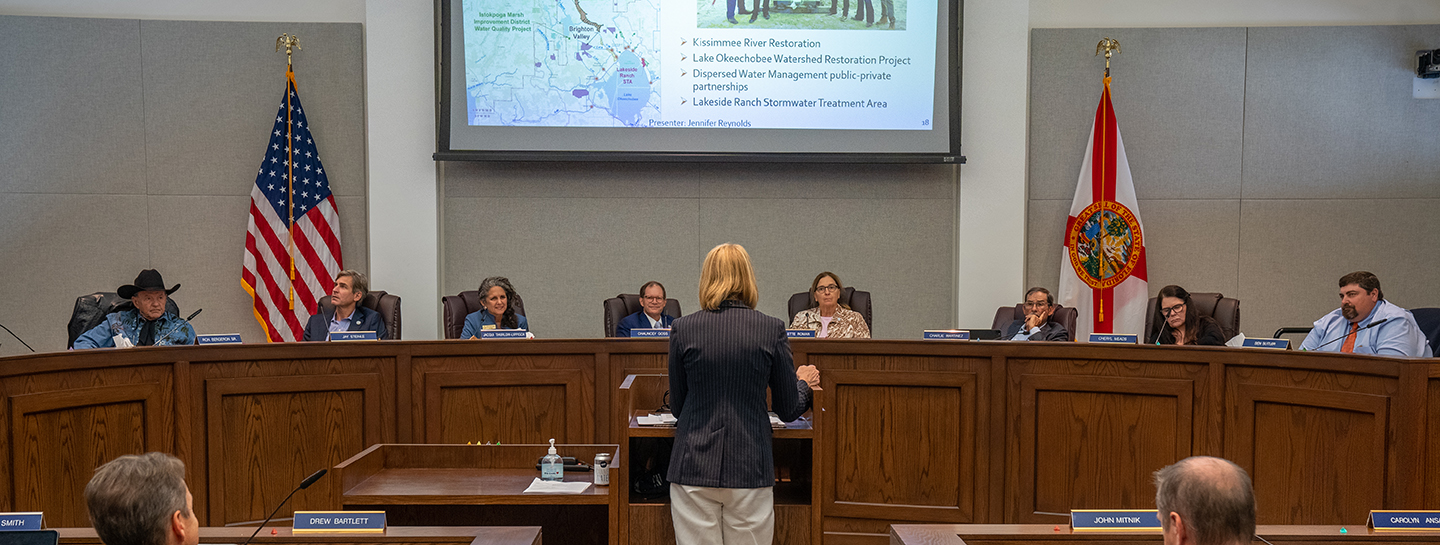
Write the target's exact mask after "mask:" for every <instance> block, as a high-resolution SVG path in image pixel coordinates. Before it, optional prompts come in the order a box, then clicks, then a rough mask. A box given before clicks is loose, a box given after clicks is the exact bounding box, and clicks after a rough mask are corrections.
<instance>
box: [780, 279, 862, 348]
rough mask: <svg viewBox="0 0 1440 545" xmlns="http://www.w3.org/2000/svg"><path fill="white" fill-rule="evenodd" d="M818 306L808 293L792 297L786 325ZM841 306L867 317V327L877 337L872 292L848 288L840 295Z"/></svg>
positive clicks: (804, 292)
mask: <svg viewBox="0 0 1440 545" xmlns="http://www.w3.org/2000/svg"><path fill="white" fill-rule="evenodd" d="M816 304H818V303H816V302H815V297H814V296H813V295H810V292H808V291H802V292H800V293H797V294H795V295H791V296H790V320H787V321H786V324H787V325H788V324H789V323H790V321H794V320H795V315H796V314H799V313H800V311H802V310H805V309H807V308H810V307H813V306H815V305H816ZM840 304H842V305H845V306H847V307H850V310H853V311H855V312H859V313H860V315H861V316H863V317H865V327H868V328H870V335H871V336H874V335H875V323H874V321H873V320H872V319H871V314H872V310H871V306H870V292H868V291H859V290H856V289H855V288H848V287H847V288H845V290H844V291H842V292H841V293H840Z"/></svg>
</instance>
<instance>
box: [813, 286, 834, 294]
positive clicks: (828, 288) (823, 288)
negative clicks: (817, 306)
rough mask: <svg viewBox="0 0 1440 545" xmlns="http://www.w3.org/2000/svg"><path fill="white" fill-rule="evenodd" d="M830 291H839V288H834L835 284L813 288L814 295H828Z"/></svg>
mask: <svg viewBox="0 0 1440 545" xmlns="http://www.w3.org/2000/svg"><path fill="white" fill-rule="evenodd" d="M832 291H840V286H836V285H835V284H830V285H828V286H815V293H829V292H832Z"/></svg>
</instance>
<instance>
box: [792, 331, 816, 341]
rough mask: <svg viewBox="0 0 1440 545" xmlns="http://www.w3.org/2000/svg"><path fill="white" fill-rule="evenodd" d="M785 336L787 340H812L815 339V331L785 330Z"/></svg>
mask: <svg viewBox="0 0 1440 545" xmlns="http://www.w3.org/2000/svg"><path fill="white" fill-rule="evenodd" d="M785 336H786V337H789V338H791V339H813V338H815V330H813V329H787V330H785Z"/></svg>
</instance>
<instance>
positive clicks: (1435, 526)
mask: <svg viewBox="0 0 1440 545" xmlns="http://www.w3.org/2000/svg"><path fill="white" fill-rule="evenodd" d="M1370 527H1371V528H1374V529H1376V530H1391V531H1395V530H1404V531H1407V532H1417V531H1425V532H1440V511H1371V512H1370Z"/></svg>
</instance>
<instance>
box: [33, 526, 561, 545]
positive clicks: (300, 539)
mask: <svg viewBox="0 0 1440 545" xmlns="http://www.w3.org/2000/svg"><path fill="white" fill-rule="evenodd" d="M273 529H274V530H275V534H271V533H270V529H268V527H267V529H263V530H261V531H260V533H259V534H257V535H256V536H255V541H254V543H257V544H271V545H275V544H281V543H336V544H344V545H361V544H371V543H377V544H378V543H384V544H435V545H440V544H445V543H454V544H457V545H467V544H468V545H540V528H539V527H536V526H484V527H479V526H392V527H390V528H388V529H386V530H385V533H383V534H356V533H331V534H319V533H307V534H300V535H295V534H292V533H291V532H290V529H289V528H283V527H276V528H273ZM55 530H56V531H57V532H58V533H59V534H60V543H63V544H65V545H93V544H99V543H101V542H100V538H99V536H96V535H95V529H94V528H56V529H55ZM254 531H255V528H254V527H249V528H245V527H229V528H224V527H221V528H201V529H200V542H201V543H244V542H245V539H246V538H248V537H250V534H251V533H252V532H254Z"/></svg>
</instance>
